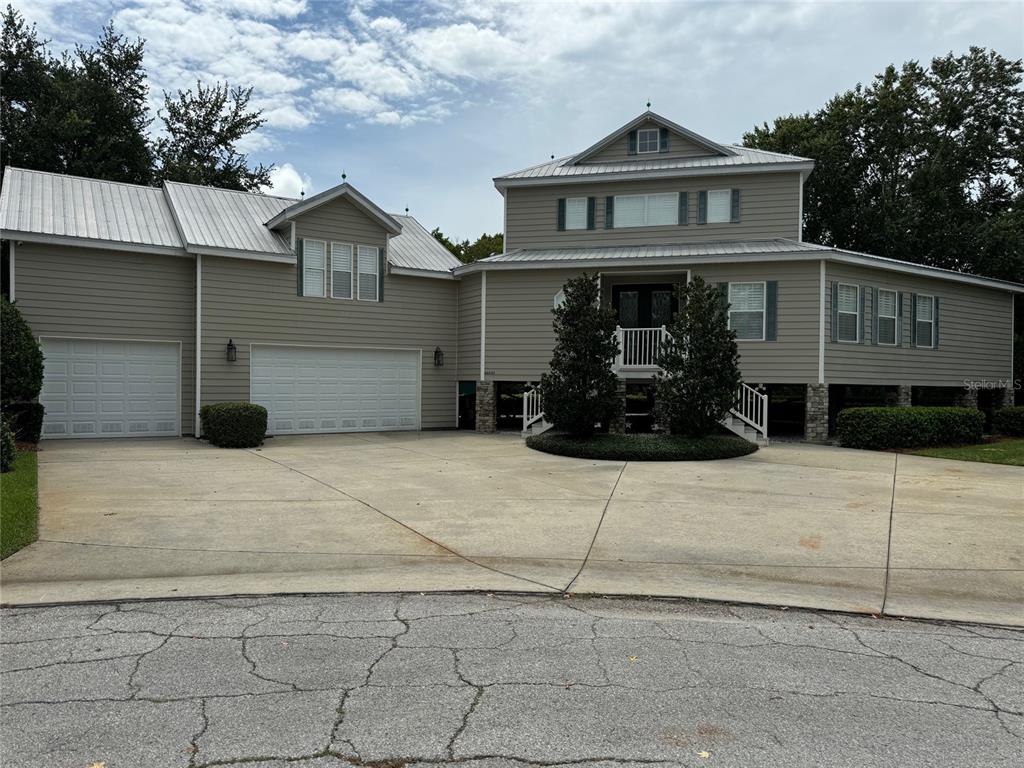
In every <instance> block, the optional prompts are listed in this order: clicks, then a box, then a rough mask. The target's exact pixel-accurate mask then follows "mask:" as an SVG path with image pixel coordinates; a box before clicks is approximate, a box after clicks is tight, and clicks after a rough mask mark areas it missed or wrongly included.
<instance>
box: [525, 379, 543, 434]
mask: <svg viewBox="0 0 1024 768" xmlns="http://www.w3.org/2000/svg"><path fill="white" fill-rule="evenodd" d="M543 419H544V402H543V400H542V399H541V396H540V389H539V388H538V387H530V388H529V389H527V390H526V392H524V393H523V432H526V430H527V429H529V428H530V427H531V426H532V425H534V424H536V423H537V422H538V421H543Z"/></svg>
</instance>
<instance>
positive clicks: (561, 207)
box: [556, 197, 565, 232]
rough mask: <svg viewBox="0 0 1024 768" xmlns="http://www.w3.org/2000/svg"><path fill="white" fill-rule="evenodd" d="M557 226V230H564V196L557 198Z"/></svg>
mask: <svg viewBox="0 0 1024 768" xmlns="http://www.w3.org/2000/svg"><path fill="white" fill-rule="evenodd" d="M556 226H557V228H558V231H559V232H563V231H565V198H564V197H560V198H558V223H557V225H556Z"/></svg>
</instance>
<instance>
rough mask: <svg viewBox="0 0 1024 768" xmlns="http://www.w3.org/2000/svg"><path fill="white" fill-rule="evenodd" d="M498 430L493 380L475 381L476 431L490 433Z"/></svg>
mask: <svg viewBox="0 0 1024 768" xmlns="http://www.w3.org/2000/svg"><path fill="white" fill-rule="evenodd" d="M497 430H498V411H497V409H496V408H495V399H494V382H493V381H478V382H477V383H476V431H477V432H484V433H486V434H491V433H493V432H496V431H497Z"/></svg>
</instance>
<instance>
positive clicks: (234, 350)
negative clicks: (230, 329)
mask: <svg viewBox="0 0 1024 768" xmlns="http://www.w3.org/2000/svg"><path fill="white" fill-rule="evenodd" d="M237 359H238V347H236V346H235V341H234V339H228V362H229V363H233V362H235V360H237Z"/></svg>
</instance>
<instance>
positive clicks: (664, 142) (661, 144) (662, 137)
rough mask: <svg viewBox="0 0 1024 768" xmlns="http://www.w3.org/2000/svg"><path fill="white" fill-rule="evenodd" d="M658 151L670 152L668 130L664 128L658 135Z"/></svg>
mask: <svg viewBox="0 0 1024 768" xmlns="http://www.w3.org/2000/svg"><path fill="white" fill-rule="evenodd" d="M658 151H659V152H668V128H662V129H661V131H660V132H659V133H658Z"/></svg>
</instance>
